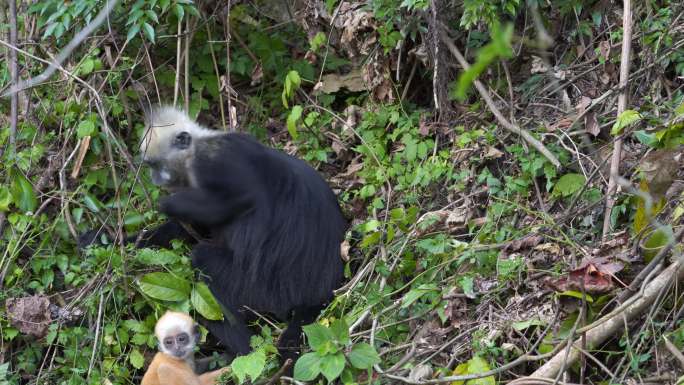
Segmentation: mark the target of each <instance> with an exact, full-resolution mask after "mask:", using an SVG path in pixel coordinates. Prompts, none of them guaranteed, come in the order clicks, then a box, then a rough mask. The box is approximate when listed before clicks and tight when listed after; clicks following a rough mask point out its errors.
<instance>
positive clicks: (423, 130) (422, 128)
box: [418, 114, 430, 136]
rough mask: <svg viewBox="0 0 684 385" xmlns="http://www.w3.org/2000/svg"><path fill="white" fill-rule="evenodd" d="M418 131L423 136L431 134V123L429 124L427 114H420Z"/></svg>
mask: <svg viewBox="0 0 684 385" xmlns="http://www.w3.org/2000/svg"><path fill="white" fill-rule="evenodd" d="M418 133H419V134H420V135H421V136H428V135H429V134H430V125H428V123H427V121H426V119H425V115H423V114H421V115H420V121H419V122H418Z"/></svg>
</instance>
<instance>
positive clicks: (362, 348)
mask: <svg viewBox="0 0 684 385" xmlns="http://www.w3.org/2000/svg"><path fill="white" fill-rule="evenodd" d="M349 362H351V364H352V366H354V367H355V368H357V369H370V368H372V367H373V365H375V364H377V363H380V355H378V352H376V351H375V348H374V347H372V346H370V345H369V344H367V343H365V342H362V343H360V344H356V345H354V347H353V348H352V350H351V352H349Z"/></svg>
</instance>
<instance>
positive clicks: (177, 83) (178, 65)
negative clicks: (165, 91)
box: [153, 19, 183, 106]
mask: <svg viewBox="0 0 684 385" xmlns="http://www.w3.org/2000/svg"><path fill="white" fill-rule="evenodd" d="M182 26H183V20H182V19H178V28H177V30H178V37H177V38H176V79H175V80H174V82H173V105H174V106H175V105H176V103H178V91H179V90H180V69H181V48H182V41H183V37H182V35H181V27H182ZM153 72H154V71H153Z"/></svg>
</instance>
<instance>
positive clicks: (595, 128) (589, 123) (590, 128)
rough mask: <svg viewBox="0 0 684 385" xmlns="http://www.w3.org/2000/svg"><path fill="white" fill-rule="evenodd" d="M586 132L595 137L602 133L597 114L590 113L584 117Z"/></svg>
mask: <svg viewBox="0 0 684 385" xmlns="http://www.w3.org/2000/svg"><path fill="white" fill-rule="evenodd" d="M584 130H585V131H586V132H588V133H589V134H591V135H593V136H597V135H598V134H600V133H601V127H600V126H599V124H598V120H597V119H596V113H594V112H589V113H587V114H586V115H585V116H584Z"/></svg>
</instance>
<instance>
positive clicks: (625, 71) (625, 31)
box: [603, 0, 632, 239]
mask: <svg viewBox="0 0 684 385" xmlns="http://www.w3.org/2000/svg"><path fill="white" fill-rule="evenodd" d="M631 49H632V2H631V1H630V0H624V1H623V11H622V53H621V54H620V94H619V95H618V106H617V116H618V117H619V116H620V115H621V114H622V113H623V112H624V111H625V110H626V109H627V97H628V95H629V90H628V87H627V83H628V80H629V64H630V51H631ZM621 157H622V135H619V136H618V137H617V138H616V139H615V143H614V144H613V156H612V157H611V159H610V177H609V178H610V179H608V189H607V190H606V210H605V212H604V215H603V239H606V236H608V232H609V231H610V217H611V215H610V213H611V212H612V211H613V206H615V193H616V191H615V190H616V188H617V179H616V178H617V176H618V174H619V172H620V159H621Z"/></svg>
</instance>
